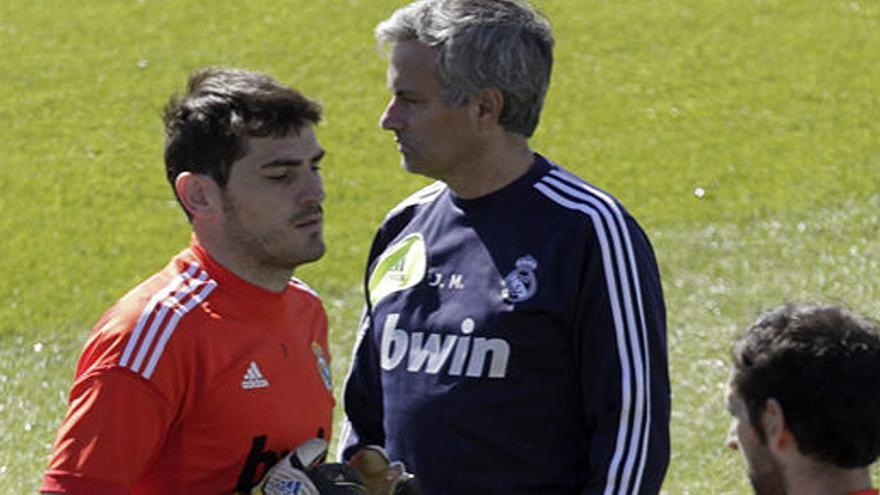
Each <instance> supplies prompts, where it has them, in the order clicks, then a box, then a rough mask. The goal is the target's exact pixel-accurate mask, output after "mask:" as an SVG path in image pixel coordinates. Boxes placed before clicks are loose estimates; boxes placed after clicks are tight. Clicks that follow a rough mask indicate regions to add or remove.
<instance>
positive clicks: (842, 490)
mask: <svg viewBox="0 0 880 495" xmlns="http://www.w3.org/2000/svg"><path fill="white" fill-rule="evenodd" d="M785 471H786V473H785V475H786V476H785V478H786V482H785V487H786V493H796V494H798V495H832V494H840V495H846V494H848V493H853V492H857V491H859V490H867V489H869V488H871V475H870V473H869V472H868V469H867V468H855V469H842V468H839V467H836V466H829V465H827V464H823V463H818V462H812V461H808V463H807V464H805V465H802V466H799V467H796V468H792V469H786V470H785Z"/></svg>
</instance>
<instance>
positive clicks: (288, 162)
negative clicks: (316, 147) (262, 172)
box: [260, 150, 326, 168]
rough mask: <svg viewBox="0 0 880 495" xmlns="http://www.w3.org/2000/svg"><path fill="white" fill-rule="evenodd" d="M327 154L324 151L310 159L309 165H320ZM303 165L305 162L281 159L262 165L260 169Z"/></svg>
mask: <svg viewBox="0 0 880 495" xmlns="http://www.w3.org/2000/svg"><path fill="white" fill-rule="evenodd" d="M325 154H326V152H325V151H324V150H321V151H319V152H318V153H317V154H316V155H315V156H313V157H311V158H310V159H309V163H318V162H320V161H321V160H322V159H323V158H324V155H325ZM302 164H303V160H292V159H290V158H279V159H277V160H272V161H271V162H268V163H264V164H262V165H260V168H278V167H299V166H300V165H302Z"/></svg>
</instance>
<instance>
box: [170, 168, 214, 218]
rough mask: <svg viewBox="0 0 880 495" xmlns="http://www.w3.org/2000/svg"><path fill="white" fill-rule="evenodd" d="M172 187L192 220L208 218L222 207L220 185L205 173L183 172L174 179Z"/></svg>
mask: <svg viewBox="0 0 880 495" xmlns="http://www.w3.org/2000/svg"><path fill="white" fill-rule="evenodd" d="M174 189H175V190H176V191H177V196H178V197H179V198H180V202H181V203H183V207H184V208H186V211H188V212H189V214H190V215H191V216H192V218H193V220H196V219H204V218H209V217H211V216H213V215H216V214H217V213H219V212H220V211H221V209H222V205H221V203H220V186H218V185H217V183H216V182H215V181H214V179H212V178H211V177H209V176H207V175H201V174H194V173H192V172H183V173H181V174H180V175H178V176H177V179H175V180H174Z"/></svg>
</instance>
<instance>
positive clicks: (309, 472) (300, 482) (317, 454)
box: [251, 438, 367, 495]
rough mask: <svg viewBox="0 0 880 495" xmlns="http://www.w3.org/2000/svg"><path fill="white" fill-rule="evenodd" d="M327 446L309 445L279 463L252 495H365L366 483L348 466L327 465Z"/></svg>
mask: <svg viewBox="0 0 880 495" xmlns="http://www.w3.org/2000/svg"><path fill="white" fill-rule="evenodd" d="M326 458H327V442H325V441H324V440H322V439H320V438H313V439H311V440H308V441H306V442H305V443H303V444H302V445H300V446H299V447H297V448H296V449H295V450H294V451H293V452H291V453H290V454H288V455H287V456H285V457H284V458H283V459H281V460H280V461H278V462H277V463H276V464H275V465H274V466H272V468H271V469H269V471H268V472H267V473H266V476H264V477H263V480H262V481H261V482H260V484H258V485H257V486H256V487H254V489H253V490H251V495H365V494H366V493H367V492H366V491H365V489H364V484H363V480H362V479H361V476H360V475H359V474H358V472H357V471H355V470H354V468H352V467H351V466H349V465H347V464H338V463H332V462H331V463H326V464H324V459H326Z"/></svg>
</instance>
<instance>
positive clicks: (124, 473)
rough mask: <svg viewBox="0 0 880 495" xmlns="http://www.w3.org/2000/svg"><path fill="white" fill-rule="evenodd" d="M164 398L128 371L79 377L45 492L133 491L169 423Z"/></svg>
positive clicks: (105, 372) (54, 449)
mask: <svg viewBox="0 0 880 495" xmlns="http://www.w3.org/2000/svg"><path fill="white" fill-rule="evenodd" d="M165 406H166V404H165V400H164V399H163V398H162V397H161V396H160V395H159V393H158V391H156V389H154V388H153V387H152V386H151V385H150V384H149V383H148V382H145V381H144V380H142V379H141V378H140V377H138V376H137V375H135V374H133V373H131V372H130V371H128V370H125V369H120V368H110V369H103V370H99V371H94V372H90V373H88V374H87V375H85V376H82V377H79V378H78V379H77V380H76V381H75V383H74V385H73V388H72V390H71V396H70V404H69V407H68V410H67V415H66V417H65V418H64V421H63V423H62V424H61V427H60V429H59V431H58V436H57V438H56V440H55V446H54V448H53V451H52V456H51V460H50V462H49V467H48V469H47V470H46V472H45V473H44V477H43V484H42V487H41V491H42V492H43V493H68V494H79V493H83V494H84V493H101V494H115V493H120V494H125V493H129V492H130V489H131V487H132V485H133V484H134V483H135V481H136V480H137V479H138V478H139V477H140V476H141V474H142V473H143V472H145V471H146V469H147V467H148V465H149V463H150V462H151V460H152V459H154V456H155V455H157V454H156V453H157V452H158V449H159V448H160V446H161V445H162V441H163V439H164V438H165V432H166V431H167V428H168V424H169V422H170V416H169V413H168V412H167V411H168V408H167V407H165Z"/></svg>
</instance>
